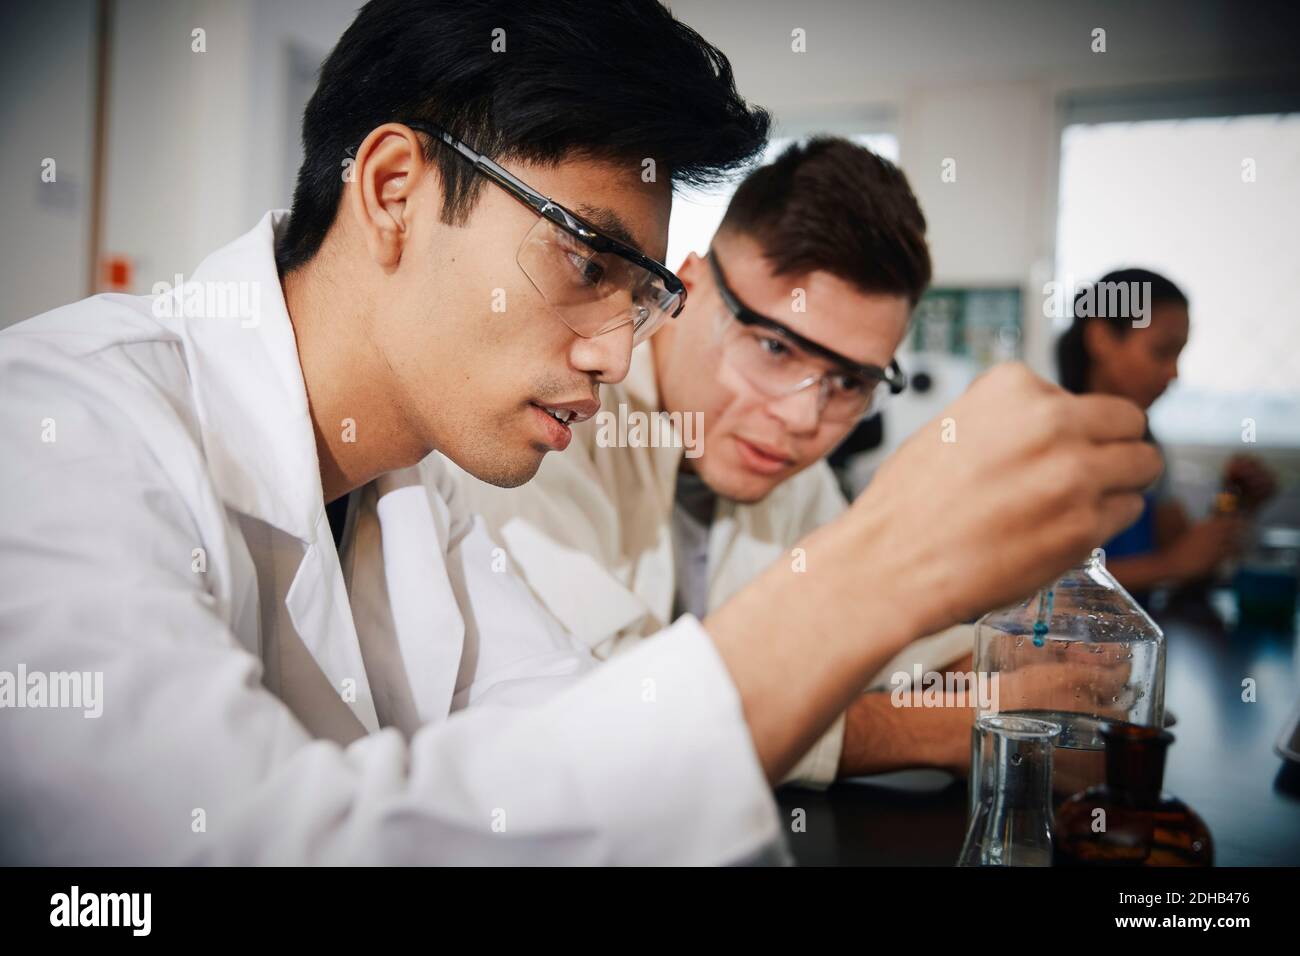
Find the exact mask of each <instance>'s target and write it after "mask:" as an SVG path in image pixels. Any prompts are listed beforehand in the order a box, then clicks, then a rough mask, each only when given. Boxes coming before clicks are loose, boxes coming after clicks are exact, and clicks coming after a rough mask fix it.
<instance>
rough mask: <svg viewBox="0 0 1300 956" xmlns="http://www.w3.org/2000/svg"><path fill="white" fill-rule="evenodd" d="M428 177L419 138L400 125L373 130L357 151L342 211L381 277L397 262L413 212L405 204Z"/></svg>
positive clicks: (386, 125) (398, 261)
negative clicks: (377, 267) (358, 235)
mask: <svg viewBox="0 0 1300 956" xmlns="http://www.w3.org/2000/svg"><path fill="white" fill-rule="evenodd" d="M430 172H431V167H430V164H429V163H427V162H426V161H425V158H424V151H423V149H422V148H421V145H420V141H419V139H418V138H416V135H415V133H414V132H412V131H411V129H410V128H409V127H406V126H403V125H401V124H400V123H385V124H384V125H383V126H377V127H375V129H373V130H371V131H370V135H369V136H367V137H366V138H365V140H364V141H363V142H362V143H361V146H360V148H359V149H358V150H357V156H356V162H355V164H354V165H353V167H352V174H353V175H352V181H351V182H350V183H348V184H347V206H348V211H349V213H350V214H351V216H352V218H353V221H354V223H355V225H356V226H357V228H358V229H359V230H360V232H361V236H362V238H363V239H364V240H365V243H366V250H367V251H368V252H369V253H370V258H371V259H372V260H374V262H375V264H376V265H378V266H379V267H380V268H381V269H383V270H384V271H385V272H391V271H392V270H394V269H396V268H397V266H398V264H399V263H400V262H401V261H402V251H403V248H404V247H405V245H406V240H407V238H408V237H409V226H410V217H411V214H412V213H413V211H414V207H409V208H408V205H407V200H408V199H410V198H411V197H412V196H413V195H414V193H415V189H416V187H417V186H418V185H419V183H420V181H421V180H422V179H423V178H424V177H425V176H428V175H429V174H430Z"/></svg>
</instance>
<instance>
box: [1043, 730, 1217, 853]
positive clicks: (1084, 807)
mask: <svg viewBox="0 0 1300 956" xmlns="http://www.w3.org/2000/svg"><path fill="white" fill-rule="evenodd" d="M1102 737H1103V739H1104V740H1105V742H1106V782H1105V783H1104V784H1101V785H1100V786H1096V787H1089V788H1088V789H1087V790H1085V791H1084V792H1083V793H1079V794H1075V795H1074V796H1073V797H1071V798H1070V799H1068V800H1066V801H1065V802H1064V803H1063V804H1062V805H1061V808H1060V809H1059V810H1058V811H1057V814H1056V825H1055V832H1054V841H1055V842H1054V853H1053V862H1054V863H1055V864H1056V865H1057V866H1213V865H1214V844H1213V842H1212V841H1211V839H1210V831H1209V830H1208V829H1207V828H1206V826H1205V821H1204V820H1202V819H1201V818H1200V817H1199V816H1197V815H1196V814H1195V813H1194V812H1193V811H1192V809H1191V808H1190V807H1188V806H1187V805H1186V804H1185V803H1183V802H1182V801H1181V800H1175V799H1174V798H1173V797H1171V796H1169V795H1168V794H1165V793H1162V792H1161V789H1160V788H1161V786H1162V784H1163V782H1164V775H1165V753H1166V751H1167V750H1168V748H1169V745H1170V744H1171V743H1173V741H1174V735H1173V734H1171V733H1170V732H1169V731H1167V730H1162V729H1160V728H1157V727H1140V726H1137V725H1135V724H1110V723H1107V724H1105V725H1103V727H1102Z"/></svg>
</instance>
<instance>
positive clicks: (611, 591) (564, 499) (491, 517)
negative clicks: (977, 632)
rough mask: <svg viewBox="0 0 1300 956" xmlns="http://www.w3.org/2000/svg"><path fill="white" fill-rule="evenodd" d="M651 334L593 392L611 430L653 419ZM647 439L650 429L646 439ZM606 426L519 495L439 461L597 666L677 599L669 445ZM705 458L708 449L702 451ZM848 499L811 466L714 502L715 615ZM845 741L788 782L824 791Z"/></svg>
mask: <svg viewBox="0 0 1300 956" xmlns="http://www.w3.org/2000/svg"><path fill="white" fill-rule="evenodd" d="M654 344H655V343H654V340H653V339H652V340H651V341H649V342H646V343H645V344H643V345H641V346H640V347H639V348H637V349H636V351H634V352H633V353H632V365H631V368H630V369H629V370H628V374H627V377H626V378H625V379H624V380H623V381H622V382H620V383H618V384H615V385H604V386H602V388H601V410H602V413H608V414H609V415H611V416H612V419H611V422H616V421H618V419H619V416H620V414H621V413H620V411H619V409H620V407H623V408H625V409H626V415H627V416H631V415H634V414H638V413H640V414H646V415H653V414H657V413H658V412H659V410H660V408H661V407H662V406H661V403H660V399H659V390H658V385H657V383H656V380H655V369H654V356H653V351H652V350H653V348H654ZM645 434H646V435H648V434H649V432H645ZM616 437H617V429H616V428H613V427H610V425H608V424H604V423H602V421H601V420H600V418H599V416H598V417H596V418H592V419H589V420H588V421H586V422H583V423H581V424H579V425H576V426H574V428H573V443H572V445H571V446H570V447H569V449H568V450H567V451H566V452H565V453H564V454H563V455H558V456H557V455H548V456H547V457H546V459H544V460H543V462H542V467H541V468H540V469H539V470H538V473H537V476H536V477H535V478H534V479H533V480H532V481H530V482H528V483H527V484H526V485H521V486H520V487H518V488H497V487H494V486H492V485H488V484H485V483H484V482H481V481H479V480H478V479H476V478H474V477H473V476H471V475H469V474H468V473H466V472H464V471H462V470H461V469H460V468H457V467H456V466H455V465H454V464H452V463H451V462H447V463H446V465H447V468H448V471H449V472H450V474H451V475H452V476H453V477H454V479H455V481H456V483H457V484H458V485H459V487H460V488H461V490H462V491H463V492H464V495H465V497H466V505H467V507H468V508H469V509H470V510H472V511H474V512H476V513H478V514H481V515H482V516H483V518H484V519H485V520H486V521H487V524H488V527H489V529H490V531H491V532H492V534H493V536H494V537H496V538H497V540H499V541H500V542H501V543H502V546H503V547H504V548H505V549H506V550H507V551H508V552H509V554H510V556H511V557H512V558H513V559H514V561H515V563H516V565H517V568H518V570H519V572H520V574H521V575H522V576H523V577H524V579H525V580H526V581H527V582H528V583H529V585H530V587H531V588H532V589H533V591H534V593H536V594H537V596H538V597H539V598H540V599H541V601H542V602H543V603H544V604H546V606H547V607H548V608H549V609H550V610H551V612H552V613H553V614H554V615H555V617H556V618H557V619H558V620H559V621H560V622H561V623H562V624H563V625H564V626H565V628H566V629H568V631H569V632H570V633H572V634H573V635H574V636H575V637H576V638H577V639H578V640H579V641H581V642H582V643H584V644H586V645H588V646H589V647H591V648H592V651H593V653H594V654H595V655H596V656H597V657H598V658H600V659H602V660H605V659H609V658H613V657H615V656H616V655H620V654H622V653H623V652H626V651H628V650H630V649H632V648H635V647H638V646H640V644H641V642H642V641H643V639H644V638H646V637H649V636H651V635H653V634H655V633H657V632H658V631H659V630H660V629H661V628H663V627H665V626H667V624H668V622H669V621H670V620H671V615H672V608H673V597H674V594H675V591H676V556H675V555H674V553H673V544H672V511H673V498H674V494H675V490H676V481H677V471H678V468H679V467H680V466H681V462H682V459H683V457H684V445H685V435H681V434H678V435H677V438H679V439H680V440H679V441H676V442H671V441H664V440H663V439H664V438H667V437H669V436H668V435H667V433H666V432H665V433H664V434H663V435H662V436H661V438H660V440H659V442H658V444H655V443H653V442H649V441H646V442H642V443H638V444H626V443H625V444H623V445H614V446H610V447H604V443H605V442H607V441H608V440H609V439H611V438H616ZM705 451H706V452H707V448H706V449H705ZM846 507H847V503H846V502H845V500H844V496H843V494H841V492H840V490H839V486H838V485H837V484H836V481H835V477H834V475H833V474H832V472H831V469H830V466H829V465H827V464H826V463H825V462H824V461H821V462H817V463H816V464H814V465H812V466H811V467H809V468H806V469H805V470H803V471H802V472H800V473H799V474H797V475H795V476H794V477H792V478H790V479H788V480H787V481H784V482H782V483H781V484H780V485H778V486H777V487H776V488H774V489H773V490H772V492H771V494H769V495H768V496H767V497H766V498H764V499H763V500H761V501H758V502H754V503H752V504H740V503H737V502H735V501H730V500H727V499H720V500H719V502H718V506H717V511H716V514H715V516H714V520H713V524H712V525H711V527H710V528H709V540H708V609H709V610H710V611H712V610H715V609H716V608H718V607H721V606H722V604H724V603H725V602H726V601H727V600H728V599H730V598H731V597H732V595H734V594H735V593H736V592H738V591H739V590H741V588H743V587H744V586H745V585H746V584H748V583H749V582H750V581H752V580H753V579H754V578H755V577H756V576H757V575H758V573H759V572H760V571H762V570H763V569H764V568H766V567H767V566H768V565H770V564H771V563H772V562H774V561H777V560H783V561H789V562H791V564H792V566H794V565H795V563H796V562H797V561H798V560H799V556H798V555H797V554H796V553H795V552H794V548H795V547H796V545H797V544H798V543H799V541H800V540H801V539H802V538H804V537H805V536H806V535H808V534H809V533H811V532H812V531H813V530H814V529H815V528H818V527H820V526H821V525H824V524H826V523H827V522H829V521H832V520H834V519H835V518H836V517H837V516H838V515H840V514H841V513H842V512H843V511H844V510H845V508H846ZM973 641H974V634H973V631H972V628H971V627H970V625H958V626H955V627H952V628H948V629H947V630H944V631H941V632H939V633H937V634H933V635H929V636H926V637H923V638H921V639H919V640H916V641H913V642H912V643H911V644H909V645H908V646H907V647H905V648H903V649H902V650H901V651H899V652H898V654H896V655H895V656H894V657H893V658H892V659H891V660H890V661H889V662H888V663H886V664H885V665H884V666H883V667H882V668H881V669H880V670H879V672H878V673H877V674H876V675H875V676H874V677H872V679H871V680H870V681H869V682H868V685H867V689H876V688H882V687H886V686H888V683H889V680H890V678H891V677H892V676H893V675H894V674H896V673H898V672H903V673H906V674H908V675H909V676H910V675H912V674H913V668H914V667H916V666H919V667H920V668H921V670H922V672H926V671H931V670H938V669H939V668H942V667H944V666H946V665H948V664H950V663H952V662H953V661H956V660H958V659H959V658H961V657H964V656H965V655H967V654H969V653H970V652H971V650H972V649H973ZM843 745H844V718H843V717H842V716H841V717H840V718H839V719H837V720H836V721H835V723H834V724H833V725H832V726H831V727H830V728H829V729H828V730H827V731H826V733H825V734H823V735H822V737H821V738H820V739H819V740H818V741H817V743H816V744H814V745H813V747H812V749H811V750H810V751H809V752H808V753H807V754H806V755H805V756H804V757H803V759H802V760H800V761H799V763H798V764H797V765H796V766H795V767H794V769H793V770H792V771H791V772H790V774H789V775H788V776H787V778H786V780H787V781H788V782H794V783H799V784H803V785H806V786H811V787H817V788H820V787H825V786H826V785H828V784H829V783H831V782H832V781H833V780H834V779H835V777H836V772H837V770H838V768H839V761H840V753H841V751H842V749H843Z"/></svg>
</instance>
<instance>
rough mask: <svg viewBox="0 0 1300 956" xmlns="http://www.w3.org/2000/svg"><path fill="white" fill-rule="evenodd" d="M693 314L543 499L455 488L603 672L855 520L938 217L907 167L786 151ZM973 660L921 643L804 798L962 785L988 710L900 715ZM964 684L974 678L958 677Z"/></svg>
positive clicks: (941, 637)
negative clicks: (923, 206)
mask: <svg viewBox="0 0 1300 956" xmlns="http://www.w3.org/2000/svg"><path fill="white" fill-rule="evenodd" d="M677 274H678V275H679V276H680V277H681V279H682V282H683V283H684V284H685V285H686V288H687V291H688V297H687V305H686V308H685V310H684V311H683V312H682V314H681V315H680V316H678V317H677V319H676V320H675V321H674V322H670V323H667V324H666V325H665V326H664V328H663V329H662V330H661V331H660V332H659V333H658V336H657V337H656V338H655V339H654V340H652V341H649V342H647V343H646V345H645V346H644V347H643V348H640V349H637V350H636V352H634V354H633V361H632V367H631V370H630V371H629V373H628V376H627V378H626V380H624V381H623V382H622V383H620V384H616V385H605V386H604V387H603V394H602V396H601V405H602V411H601V412H600V414H599V415H597V416H596V417H595V418H594V419H592V420H590V421H588V422H586V423H584V424H582V425H579V426H577V427H575V428H574V429H573V433H574V443H573V444H574V447H572V448H571V449H570V450H569V451H568V452H567V453H566V454H563V455H552V456H550V457H549V458H547V460H546V461H545V462H544V463H543V464H542V467H541V470H540V471H539V472H538V475H537V478H536V479H535V480H534V481H532V482H530V483H529V484H527V485H526V486H523V487H520V488H517V489H509V490H506V489H501V488H497V487H494V486H491V485H488V484H486V483H484V482H481V481H478V480H476V479H474V478H472V477H470V476H469V475H467V474H466V473H464V472H460V473H459V478H460V480H461V484H462V486H463V487H464V489H465V491H466V492H467V497H468V499H469V505H470V507H471V509H473V510H477V511H480V512H482V513H483V514H484V515H485V517H486V518H487V521H488V524H489V526H490V527H491V529H492V531H493V533H494V535H495V536H496V537H497V539H498V541H499V543H501V544H502V545H504V547H505V549H506V551H508V552H509V554H510V556H511V557H512V558H513V559H514V561H515V564H516V570H518V571H520V572H521V573H522V574H523V576H524V577H525V578H526V579H527V580H528V582H529V584H530V586H531V587H532V588H533V590H534V591H535V592H536V593H537V594H538V596H539V597H540V598H541V600H542V601H543V602H544V603H545V604H547V606H548V607H549V608H550V609H551V611H552V612H553V613H554V614H555V615H556V617H558V618H559V619H560V621H561V622H562V623H563V624H564V625H565V626H566V627H567V628H568V629H569V630H570V631H571V632H572V633H574V634H575V635H577V636H578V637H579V638H581V639H582V640H583V641H585V642H586V643H587V644H588V645H589V646H591V647H592V649H593V651H594V652H595V654H596V655H597V656H598V657H602V658H607V657H609V656H611V655H613V654H615V653H619V652H620V651H623V650H626V649H628V648H630V647H631V646H634V645H635V644H636V643H638V642H640V641H641V640H642V639H643V638H646V637H649V636H651V635H653V634H655V633H656V632H658V631H659V630H661V629H662V628H664V627H665V626H667V625H668V624H670V623H671V622H672V621H673V620H675V619H676V618H677V617H679V616H680V615H682V614H687V613H689V614H693V615H694V616H696V617H698V618H701V619H703V618H704V617H705V616H706V615H707V614H708V613H709V612H710V611H712V610H713V609H715V608H717V607H719V606H721V605H722V604H723V603H724V602H725V601H726V600H727V599H728V598H729V597H730V596H731V595H732V594H734V593H735V592H736V591H738V590H740V589H741V588H742V587H743V586H744V585H745V584H746V583H748V582H749V581H750V580H751V579H752V578H754V577H755V576H757V574H758V572H759V571H761V570H762V569H763V568H764V567H765V566H767V565H769V564H771V563H773V562H774V561H778V560H779V561H784V562H788V563H790V564H791V566H792V569H793V570H795V571H798V570H800V568H799V563H800V561H801V560H803V556H801V555H800V553H799V549H797V548H796V545H797V543H798V542H799V540H800V539H801V538H803V537H804V536H805V535H807V534H808V533H809V532H810V531H812V530H813V529H814V528H817V527H819V526H821V525H823V524H825V523H826V522H828V521H830V520H832V519H833V518H835V517H836V516H837V515H838V514H840V513H841V512H842V511H843V510H844V509H845V507H846V503H845V501H844V498H843V496H842V495H841V494H840V491H839V489H838V487H837V486H836V483H835V480H834V478H833V476H832V474H831V471H830V468H829V467H828V466H827V464H826V462H825V457H826V456H827V455H828V454H829V453H830V452H831V451H832V450H833V449H834V448H835V447H836V446H837V445H838V444H839V443H840V442H841V441H842V440H844V438H845V437H846V436H847V435H848V434H849V432H850V431H851V430H852V429H853V427H854V426H855V424H856V423H857V422H859V421H861V420H862V419H863V418H865V417H866V416H868V415H871V414H874V413H875V412H876V411H878V410H879V407H880V405H881V403H882V402H883V401H884V400H885V398H886V397H887V396H888V395H890V394H891V393H896V392H898V391H901V390H902V389H903V388H904V387H905V385H906V379H905V376H904V375H903V373H902V371H901V370H900V369H899V367H898V364H897V363H896V362H895V361H894V351H895V349H896V348H897V347H898V345H899V343H900V342H901V341H902V338H903V336H904V334H905V332H906V328H907V324H908V319H909V317H910V315H911V311H912V308H913V307H914V306H915V305H916V302H917V300H918V299H919V298H920V296H921V294H922V292H923V291H924V290H925V287H926V285H927V284H928V283H929V281H930V255H929V251H928V249H927V246H926V241H925V218H924V216H923V215H922V213H921V210H920V208H919V206H918V205H917V202H916V198H915V197H914V196H913V195H912V191H911V189H910V187H909V186H908V183H907V180H906V177H904V175H903V173H902V172H901V171H900V170H899V169H898V168H897V167H895V166H894V165H893V164H892V163H890V162H888V161H887V160H884V159H882V158H880V157H879V156H876V155H875V154H874V153H872V152H870V151H869V150H867V149H864V148H863V147H860V146H857V145H855V144H853V143H851V142H849V141H847V140H843V139H837V138H830V137H819V138H815V139H813V140H811V141H809V142H807V143H805V144H795V145H793V146H791V147H789V148H788V149H787V150H786V151H785V152H784V153H783V154H782V155H781V156H780V157H779V158H778V159H776V160H775V161H774V162H773V163H771V164H770V165H767V166H764V167H762V168H760V169H757V170H755V171H754V172H753V173H752V174H751V175H750V176H749V177H748V178H747V179H746V180H745V181H744V182H743V183H742V184H741V185H740V187H739V189H738V190H737V191H736V194H735V196H734V197H733V198H732V201H731V203H730V205H729V206H728V209H727V213H726V216H725V217H724V219H723V221H722V224H721V226H720V227H719V229H718V232H717V235H716V236H715V237H714V240H713V243H712V246H711V248H710V250H709V252H708V253H707V255H705V256H704V257H701V256H698V255H696V254H694V253H692V254H691V255H689V256H688V257H687V258H686V261H685V262H684V263H683V265H682V266H681V268H680V269H679V270H677ZM969 651H970V629H969V628H968V627H966V626H960V625H959V626H957V627H954V628H950V629H949V630H947V631H944V632H941V633H940V634H937V635H933V636H931V637H927V638H923V639H921V640H919V641H916V642H913V644H911V645H909V646H908V647H907V648H905V649H904V650H903V651H902V652H901V653H899V654H898V655H897V656H896V657H895V658H894V659H893V660H891V661H889V662H888V663H887V664H886V665H885V666H884V667H883V668H882V669H881V670H880V671H879V672H878V673H877V674H876V675H875V677H874V678H873V679H872V680H871V681H870V683H869V686H870V687H872V688H876V689H877V690H876V691H875V692H872V693H867V694H864V695H863V696H861V697H860V698H859V699H858V700H856V701H855V702H854V704H853V705H852V706H851V707H850V708H849V710H848V712H847V713H846V714H845V715H844V716H842V717H841V718H840V719H839V720H837V721H836V722H835V723H834V724H833V725H832V727H831V729H830V730H829V731H828V732H827V733H826V734H825V735H824V736H823V737H822V738H821V739H820V741H819V742H818V743H817V744H816V745H815V746H814V747H813V749H812V750H811V751H810V752H809V753H808V754H807V755H806V756H805V757H804V759H803V760H802V761H801V762H800V763H799V764H798V765H797V766H796V767H795V769H794V770H793V771H792V772H791V774H790V776H789V777H788V778H787V779H791V780H795V781H798V782H802V783H806V784H811V785H814V786H821V785H826V784H828V783H830V782H831V781H832V780H834V779H835V778H836V777H837V776H847V775H855V774H864V773H872V772H880V771H884V770H889V769H899V768H902V767H908V766H941V767H947V768H953V769H956V768H960V767H962V766H964V765H965V763H966V762H967V760H968V758H969V746H970V744H969V741H970V737H969V728H970V721H971V713H972V711H971V710H970V708H969V707H968V706H960V705H961V704H962V703H963V702H961V701H956V700H949V701H947V703H948V704H950V705H952V706H947V707H943V708H936V709H929V710H910V709H909V710H901V709H897V708H895V707H893V706H892V705H891V695H890V693H888V692H887V690H886V691H880V690H879V688H881V687H888V685H889V684H890V682H891V677H892V676H893V675H894V674H896V673H900V672H902V673H905V674H907V675H908V676H909V678H910V676H911V675H912V673H913V665H914V664H920V665H921V670H922V671H930V670H937V669H938V668H941V667H943V666H945V665H948V664H951V663H953V662H954V661H955V660H958V659H960V658H964V657H965V656H966V655H967V654H968V653H969ZM963 669H964V668H963Z"/></svg>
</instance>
